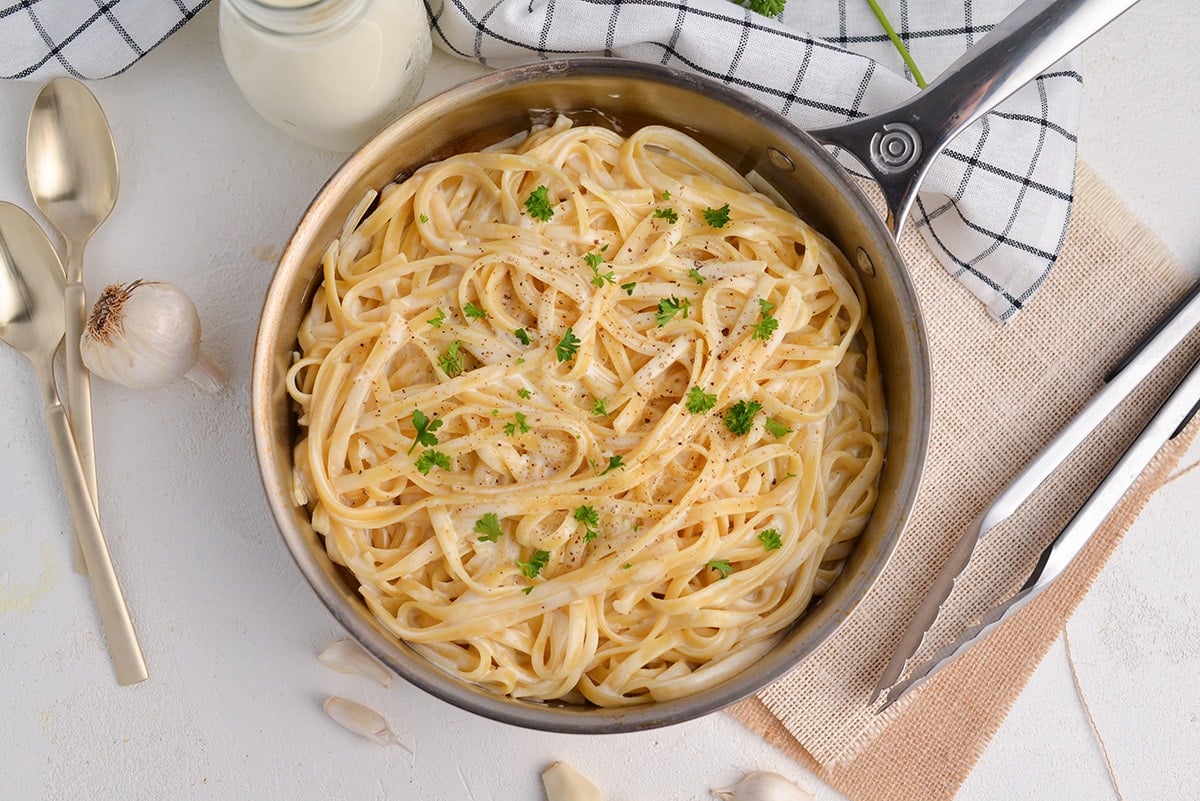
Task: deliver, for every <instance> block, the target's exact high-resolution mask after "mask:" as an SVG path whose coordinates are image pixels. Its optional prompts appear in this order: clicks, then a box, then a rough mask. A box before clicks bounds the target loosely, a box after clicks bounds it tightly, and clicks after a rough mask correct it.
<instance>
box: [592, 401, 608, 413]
mask: <svg viewBox="0 0 1200 801" xmlns="http://www.w3.org/2000/svg"><path fill="white" fill-rule="evenodd" d="M592 414H594V415H596V416H597V417H603V416H604V415H606V414H608V398H596V400H595V401H593V402H592Z"/></svg>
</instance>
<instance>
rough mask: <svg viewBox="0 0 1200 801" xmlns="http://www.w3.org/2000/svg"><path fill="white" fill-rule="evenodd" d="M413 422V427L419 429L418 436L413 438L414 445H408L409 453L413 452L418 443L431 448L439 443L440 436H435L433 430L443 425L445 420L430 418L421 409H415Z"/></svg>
mask: <svg viewBox="0 0 1200 801" xmlns="http://www.w3.org/2000/svg"><path fill="white" fill-rule="evenodd" d="M412 422H413V428H415V429H416V430H417V437H416V439H414V440H413V443H412V445H409V446H408V453H412V452H413V449H414V448H416V447H417V445H424V446H425V447H426V448H429V447H432V446H434V445H437V444H438V438H437V437H436V436H434V433H433V432H434V431H437V430H438V429H439V428H441V427H442V423H444V422H445V421H444V420H430V419H429V418H428V417H427V416H426V415H425V413H424V412H423V411H421V410H420V409H413V413H412Z"/></svg>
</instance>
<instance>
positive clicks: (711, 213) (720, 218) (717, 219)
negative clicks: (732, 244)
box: [704, 203, 729, 228]
mask: <svg viewBox="0 0 1200 801" xmlns="http://www.w3.org/2000/svg"><path fill="white" fill-rule="evenodd" d="M704 221H705V222H706V223H708V224H709V225H711V226H712V227H713V228H724V227H725V226H726V225H729V204H728V203H726V204H725V205H724V206H722V207H721V208H719V209H705V210H704Z"/></svg>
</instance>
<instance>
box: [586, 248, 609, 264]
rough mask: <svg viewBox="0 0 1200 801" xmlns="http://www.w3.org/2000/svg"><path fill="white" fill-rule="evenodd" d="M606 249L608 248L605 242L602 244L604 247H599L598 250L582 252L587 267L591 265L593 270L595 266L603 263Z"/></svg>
mask: <svg viewBox="0 0 1200 801" xmlns="http://www.w3.org/2000/svg"><path fill="white" fill-rule="evenodd" d="M606 250H608V245H607V244H606V245H604V247H602V248H600V249H599V250H593V251H592V252H591V253H585V254H583V262H584V264H586V265H587V266H588V267H591V268H592V269H593V270H595V269H596V268H597V267H599V266H600V265H601V264H603V263H604V251H606Z"/></svg>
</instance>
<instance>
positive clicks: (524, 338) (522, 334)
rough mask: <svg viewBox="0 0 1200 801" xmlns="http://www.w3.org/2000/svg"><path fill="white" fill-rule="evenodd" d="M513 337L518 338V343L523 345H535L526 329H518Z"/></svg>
mask: <svg viewBox="0 0 1200 801" xmlns="http://www.w3.org/2000/svg"><path fill="white" fill-rule="evenodd" d="M513 336H514V337H516V338H517V341H518V342H520V343H521V344H522V345H532V344H533V340H532V339H530V338H529V332H528V331H526V330H525V329H524V328H518V329H517V330H516V331H513Z"/></svg>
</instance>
